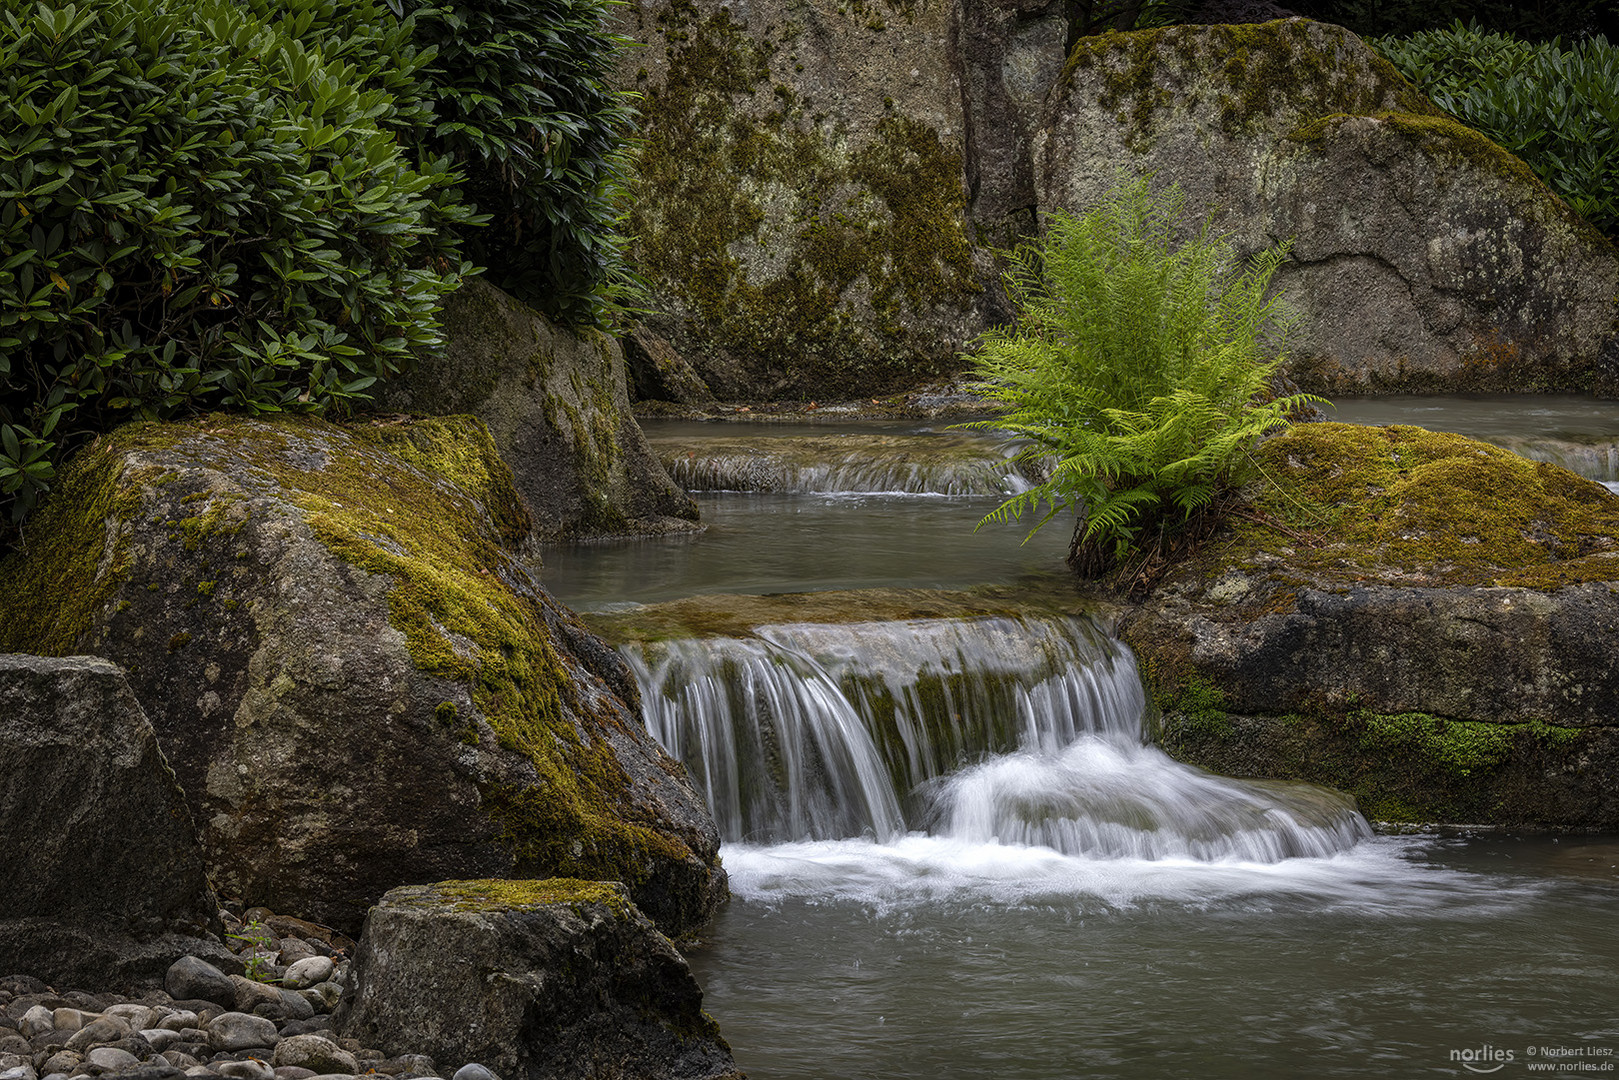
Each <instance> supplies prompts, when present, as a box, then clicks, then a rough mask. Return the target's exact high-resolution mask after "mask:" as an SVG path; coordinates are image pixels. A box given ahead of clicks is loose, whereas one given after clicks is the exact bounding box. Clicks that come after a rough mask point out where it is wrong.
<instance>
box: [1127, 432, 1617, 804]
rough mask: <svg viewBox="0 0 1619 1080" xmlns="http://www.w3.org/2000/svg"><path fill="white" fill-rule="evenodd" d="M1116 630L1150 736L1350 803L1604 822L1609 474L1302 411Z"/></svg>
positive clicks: (1613, 675) (1608, 730)
mask: <svg viewBox="0 0 1619 1080" xmlns="http://www.w3.org/2000/svg"><path fill="white" fill-rule="evenodd" d="M1260 460H1261V465H1262V467H1263V468H1264V470H1265V472H1266V474H1267V475H1268V476H1269V477H1271V478H1272V480H1273V481H1274V482H1275V483H1276V484H1277V485H1278V487H1277V488H1275V489H1273V490H1271V491H1269V492H1268V493H1267V494H1265V495H1264V496H1262V500H1261V504H1260V512H1259V513H1257V514H1254V515H1252V516H1251V517H1248V518H1239V519H1236V520H1234V521H1233V522H1232V523H1231V524H1230V525H1229V527H1228V529H1227V530H1226V531H1225V532H1224V533H1223V534H1222V535H1220V536H1218V537H1216V538H1214V539H1213V540H1211V541H1210V542H1208V543H1207V544H1206V545H1204V547H1203V548H1202V549H1201V550H1200V551H1199V552H1197V553H1196V554H1195V555H1194V556H1193V557H1192V558H1191V559H1190V560H1189V561H1188V562H1186V563H1184V564H1182V565H1180V566H1178V567H1176V568H1175V569H1173V570H1172V571H1171V572H1169V573H1168V574H1167V576H1166V577H1165V578H1164V579H1163V580H1162V581H1161V582H1159V583H1157V585H1156V587H1155V588H1154V590H1153V591H1152V593H1151V595H1150V596H1149V597H1147V599H1146V600H1145V602H1144V603H1142V604H1141V605H1140V606H1139V607H1136V608H1133V609H1131V610H1129V611H1128V612H1127V614H1126V615H1125V617H1124V618H1123V620H1122V623H1121V626H1120V630H1119V632H1120V636H1121V637H1123V639H1124V640H1125V641H1126V642H1127V643H1128V644H1129V645H1130V646H1131V647H1132V648H1133V649H1135V651H1136V653H1137V656H1138V658H1139V660H1140V663H1141V669H1142V671H1143V673H1144V675H1145V676H1146V678H1147V681H1148V683H1149V688H1150V689H1151V691H1152V693H1153V696H1154V698H1155V699H1156V700H1157V702H1158V704H1159V706H1160V707H1161V708H1162V709H1163V712H1164V719H1163V725H1162V739H1163V742H1164V745H1165V748H1166V749H1168V750H1169V751H1170V752H1171V753H1173V754H1175V755H1176V756H1179V757H1181V758H1182V759H1184V760H1187V761H1190V762H1192V763H1194V764H1197V765H1201V766H1204V767H1206V768H1210V769H1214V770H1216V771H1219V772H1224V773H1228V774H1231V775H1237V776H1261V777H1277V778H1288V779H1304V780H1311V781H1314V782H1316V783H1323V784H1328V785H1331V786H1334V787H1338V788H1341V789H1343V790H1345V791H1349V792H1352V793H1353V794H1355V795H1356V797H1357V798H1358V799H1359V800H1360V802H1361V808H1362V810H1363V811H1364V812H1365V813H1367V814H1368V815H1369V816H1371V817H1374V818H1379V819H1384V820H1390V821H1400V822H1417V823H1423V822H1434V821H1440V822H1452V823H1466V824H1485V825H1496V826H1507V827H1513V828H1541V829H1557V830H1576V831H1612V830H1614V829H1619V723H1616V718H1619V655H1616V654H1615V652H1614V650H1613V642H1614V640H1615V635H1616V634H1619V497H1615V496H1614V495H1613V494H1612V493H1610V492H1608V491H1607V489H1605V488H1604V487H1602V486H1601V485H1599V484H1596V483H1593V482H1592V481H1589V480H1584V479H1582V478H1580V477H1577V476H1575V475H1573V474H1572V473H1569V472H1567V471H1566V470H1563V469H1561V468H1560V467H1558V466H1556V465H1550V464H1545V463H1534V462H1530V461H1526V460H1524V459H1522V458H1518V457H1516V456H1514V455H1513V454H1511V453H1509V452H1507V451H1505V450H1501V449H1499V448H1497V447H1493V446H1487V445H1486V444H1484V443H1480V442H1475V441H1473V440H1471V439H1465V438H1462V437H1460V436H1454V435H1439V434H1434V433H1431V432H1427V431H1423V430H1422V429H1420V428H1411V427H1394V428H1361V427H1353V426H1349V425H1344V424H1304V425H1299V426H1297V427H1295V428H1294V429H1293V430H1292V431H1291V432H1290V433H1288V434H1287V435H1285V436H1282V437H1279V438H1276V439H1273V440H1271V441H1270V442H1268V443H1266V444H1265V445H1264V446H1263V447H1262V448H1261V452H1260Z"/></svg>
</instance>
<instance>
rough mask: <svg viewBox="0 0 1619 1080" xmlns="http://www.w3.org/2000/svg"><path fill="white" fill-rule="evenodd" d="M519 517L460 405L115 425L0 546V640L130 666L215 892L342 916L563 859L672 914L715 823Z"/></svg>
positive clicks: (689, 895)
mask: <svg viewBox="0 0 1619 1080" xmlns="http://www.w3.org/2000/svg"><path fill="white" fill-rule="evenodd" d="M527 532H528V519H527V516H526V514H525V512H524V511H523V508H522V503H521V500H520V499H519V498H518V497H517V495H516V492H515V490H514V489H513V487H512V483H511V476H510V473H509V472H508V471H507V470H506V468H505V466H504V465H503V464H502V463H501V461H500V458H499V456H498V455H497V453H496V451H495V446H494V443H493V441H492V440H491V438H490V436H489V434H488V431H487V429H486V428H485V427H484V426H483V425H482V424H481V423H479V422H478V421H476V420H474V419H472V418H470V417H449V418H443V419H436V420H423V421H417V422H415V423H401V422H391V423H390V422H379V423H374V424H361V425H357V426H354V427H351V428H343V427H338V426H334V425H332V424H329V423H324V422H320V421H315V420H284V421H277V422H268V421H263V420H246V419H232V418H223V417H209V418H205V419H202V420H198V421H195V422H191V423H185V424H172V425H156V424H142V425H132V426H129V427H125V428H121V429H119V430H118V431H116V432H114V433H112V434H110V435H107V436H103V437H102V438H101V439H100V440H98V441H97V442H96V443H95V444H93V445H92V446H91V447H89V448H88V449H87V450H85V451H83V452H82V453H81V454H80V456H79V457H78V458H77V459H76V460H75V461H74V462H73V464H72V465H71V467H70V468H69V470H68V471H67V473H66V474H65V475H64V476H63V477H62V478H61V482H60V484H59V485H58V487H57V489H56V490H55V491H54V492H53V493H52V497H51V498H50V499H49V500H48V501H47V503H46V504H45V505H44V506H43V507H42V508H41V509H40V511H39V512H37V513H36V515H35V516H34V517H33V518H32V519H31V520H30V522H29V526H28V530H27V534H26V537H25V539H26V544H25V546H24V547H23V549H22V550H21V551H20V552H18V553H14V554H13V555H11V556H9V557H8V558H7V560H6V561H5V563H4V564H3V565H0V573H3V574H4V576H5V580H6V581H7V582H9V583H10V587H9V588H7V589H6V590H5V591H4V594H3V595H0V642H3V644H0V650H7V651H29V652H36V653H42V654H71V653H88V654H91V655H97V656H102V657H106V658H108V659H111V660H114V661H116V662H117V663H119V664H121V665H123V666H124V667H125V668H126V669H127V670H128V672H129V682H130V686H131V687H132V689H133V690H134V692H135V695H136V697H137V698H138V699H139V700H140V701H141V702H142V704H143V705H144V706H145V708H146V710H147V712H148V714H149V715H150V718H151V721H152V724H153V727H154V728H155V730H156V732H157V736H158V740H159V742H160V744H161V745H162V747H163V750H164V752H165V754H166V755H167V756H168V759H169V761H170V763H171V764H172V765H173V767H174V770H175V772H176V774H177V775H178V778H179V780H180V784H181V786H182V788H183V789H184V791H185V793H186V796H187V799H188V801H189V803H190V805H191V809H192V812H193V813H194V814H195V815H196V819H197V821H198V823H199V825H200V826H201V829H202V837H203V844H204V849H205V851H206V854H207V858H208V862H209V869H210V872H211V874H212V876H213V879H214V882H215V885H216V886H217V887H218V888H219V889H220V891H221V892H222V893H223V894H225V895H228V896H235V897H239V898H240V899H242V900H244V901H246V902H248V903H254V904H263V905H266V906H268V907H270V908H272V909H274V910H276V911H279V912H283V913H287V914H294V915H298V916H301V917H305V918H310V919H313V920H315V921H317V922H322V923H326V924H329V925H334V926H339V927H344V928H348V929H351V930H352V929H353V928H355V927H357V926H358V925H359V922H360V919H361V917H362V916H363V915H364V913H365V910H366V907H367V906H368V905H369V904H371V903H373V902H374V901H375V900H376V899H377V898H378V897H380V896H381V895H382V894H383V893H384V892H385V891H387V890H388V889H389V888H391V887H393V886H395V885H399V884H402V883H411V882H422V881H432V880H439V879H442V878H446V877H501V876H509V875H522V876H540V875H546V876H549V875H554V874H567V875H574V876H580V877H589V878H600V879H613V880H620V881H623V882H625V883H626V884H628V886H629V887H630V890H631V893H632V895H633V896H634V897H635V899H636V901H637V903H639V904H640V905H641V906H642V907H643V909H644V910H645V911H646V912H647V913H648V914H649V915H651V916H652V917H653V918H654V919H656V920H657V921H658V923H659V925H660V926H662V927H664V928H665V929H666V930H668V931H669V932H670V933H681V932H686V931H689V930H691V929H693V928H694V927H696V926H698V925H700V924H701V923H702V922H703V921H704V920H705V919H706V918H707V917H708V915H709V914H710V912H711V911H712V910H713V908H714V905H715V904H716V903H717V902H718V901H720V900H721V899H722V898H723V897H724V894H725V885H724V875H723V872H722V871H721V870H720V869H719V867H718V862H717V857H716V851H717V846H718V839H717V836H716V834H715V831H714V826H713V823H712V821H711V819H710V818H709V816H708V814H707V811H706V810H705V809H704V808H703V806H702V804H701V802H700V801H699V799H698V797H697V796H696V795H695V794H694V793H693V791H692V789H691V787H690V786H689V785H688V784H687V783H686V781H685V780H684V778H683V777H682V775H681V773H680V770H679V768H678V767H677V766H676V765H675V764H674V763H673V762H672V761H670V760H669V759H668V758H667V757H666V756H665V755H664V754H663V753H662V752H661V751H660V750H659V749H658V748H657V746H656V745H655V744H653V743H652V741H651V740H650V739H649V738H648V737H647V735H646V733H645V732H644V730H643V729H642V725H641V723H640V720H639V717H638V715H637V713H636V711H635V708H634V706H633V704H627V703H626V697H628V698H630V699H632V700H633V697H634V695H635V689H634V686H633V684H632V682H631V681H630V680H629V678H628V677H627V673H626V672H625V670H624V669H623V667H622V666H621V665H620V664H619V662H618V661H617V659H616V656H615V655H614V654H613V653H612V651H611V650H610V649H608V648H607V647H605V646H604V645H602V644H601V643H600V642H599V641H597V640H596V639H595V638H593V637H592V636H591V635H590V634H588V633H587V632H585V631H584V629H583V628H582V627H581V626H580V625H579V624H578V623H577V622H576V621H575V620H574V618H573V617H572V615H571V614H570V613H569V612H567V611H566V610H565V609H563V608H561V607H559V606H558V605H557V604H556V603H555V602H554V601H552V600H551V598H550V597H549V596H548V595H547V594H546V593H545V592H544V590H543V589H541V588H540V587H539V585H538V584H537V583H536V582H535V581H534V579H533V578H532V577H531V576H530V574H529V573H528V571H527V570H526V569H524V567H523V565H522V564H521V563H520V562H519V561H518V560H516V559H514V558H513V557H512V555H511V550H512V549H513V548H514V547H517V546H520V545H521V544H522V543H523V542H524V541H525V538H526V535H527Z"/></svg>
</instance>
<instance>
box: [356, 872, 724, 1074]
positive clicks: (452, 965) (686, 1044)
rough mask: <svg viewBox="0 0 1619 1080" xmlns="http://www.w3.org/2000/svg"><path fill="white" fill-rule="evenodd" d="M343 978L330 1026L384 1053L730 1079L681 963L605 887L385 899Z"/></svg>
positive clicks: (498, 885)
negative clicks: (344, 990)
mask: <svg viewBox="0 0 1619 1080" xmlns="http://www.w3.org/2000/svg"><path fill="white" fill-rule="evenodd" d="M352 980H353V993H352V994H351V995H349V996H347V997H345V998H344V1000H343V1003H342V1004H341V1005H340V1006H339V1007H338V1011H337V1013H336V1014H335V1015H334V1017H333V1020H334V1022H335V1023H336V1024H337V1026H338V1029H339V1030H340V1031H341V1032H342V1033H343V1034H344V1035H345V1036H346V1037H348V1038H352V1039H358V1040H360V1041H361V1042H363V1043H367V1044H368V1045H370V1044H376V1045H380V1046H382V1047H383V1049H384V1050H387V1051H389V1052H394V1053H397V1052H399V1051H401V1050H403V1049H405V1048H406V1045H405V1044H408V1048H409V1049H411V1050H413V1051H415V1052H425V1053H426V1054H428V1055H429V1056H431V1057H432V1058H433V1059H434V1060H435V1061H475V1062H479V1063H481V1064H482V1065H484V1066H487V1067H488V1068H489V1069H492V1070H493V1071H494V1073H495V1074H496V1075H497V1076H499V1077H501V1078H503V1080H568V1078H572V1077H578V1076H634V1077H642V1078H646V1080H655V1078H663V1077H668V1078H676V1077H678V1078H681V1080H700V1078H706V1077H713V1078H716V1080H717V1078H721V1077H736V1078H740V1076H741V1073H740V1072H738V1071H737V1069H736V1065H735V1063H734V1062H733V1061H732V1060H731V1052H730V1048H729V1047H728V1046H727V1045H726V1044H725V1040H724V1039H722V1038H721V1037H720V1034H719V1029H718V1027H717V1026H716V1025H715V1024H714V1021H713V1020H712V1019H711V1018H710V1017H709V1016H708V1015H707V1014H706V1013H704V1012H703V1011H702V1001H703V993H702V990H701V989H700V988H699V987H698V985H697V981H696V979H694V978H693V977H692V974H691V971H690V969H688V968H687V966H686V962H685V961H684V960H683V959H681V957H680V954H679V953H678V952H676V951H675V949H674V946H673V945H671V944H670V943H669V940H668V939H667V938H665V937H664V936H663V935H662V934H660V933H658V931H657V930H656V929H655V928H654V927H653V926H652V924H651V923H650V922H648V921H647V919H646V917H645V916H644V915H642V914H641V913H640V911H639V910H637V909H636V907H635V905H633V904H631V903H630V902H629V897H628V895H627V894H626V892H625V891H624V889H623V887H622V886H620V885H617V884H614V883H607V882H594V881H574V880H550V881H442V882H439V883H437V884H435V885H425V886H411V887H405V888H399V889H394V890H393V891H391V892H389V893H388V895H387V896H385V897H383V898H382V900H381V901H380V902H379V903H378V904H377V906H376V907H374V908H372V909H371V913H370V914H369V915H368V916H367V917H366V922H365V929H364V931H363V932H362V934H361V936H360V945H359V949H358V952H357V954H356V956H355V961H354V970H353V973H352ZM396 1042H397V1043H399V1045H397V1046H396V1045H394V1044H395V1043H396ZM456 1075H458V1076H459V1075H461V1074H460V1073H457V1074H456Z"/></svg>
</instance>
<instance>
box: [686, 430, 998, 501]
mask: <svg viewBox="0 0 1619 1080" xmlns="http://www.w3.org/2000/svg"><path fill="white" fill-rule="evenodd" d="M1012 452H1013V451H1012V448H1011V446H1010V445H1009V444H1007V443H1004V442H999V441H997V440H994V439H990V438H986V437H984V436H976V435H965V434H960V433H956V434H950V435H822V436H802V435H800V436H775V437H762V438H731V439H714V438H709V439H705V440H703V441H702V442H701V443H698V444H692V445H686V444H673V445H671V444H668V443H660V445H659V448H658V457H659V460H660V461H661V462H662V464H663V467H664V468H665V469H667V470H668V472H669V475H670V477H671V478H673V479H674V481H675V483H677V484H679V485H680V486H681V487H684V488H686V489H687V490H688V491H751V492H784V493H786V492H791V493H798V494H807V493H822V494H826V493H838V492H842V493H863V494H875V493H885V494H905V495H948V496H975V495H1009V494H1012V493H1015V492H1018V491H1025V490H1027V489H1028V487H1029V480H1028V478H1027V477H1026V476H1025V475H1024V473H1023V472H1022V471H1020V467H1019V466H1016V465H1014V464H1013V463H1012V462H1011V461H1010V460H1009V458H1010V456H1011V454H1012ZM1023 468H1027V467H1026V466H1025V467H1023Z"/></svg>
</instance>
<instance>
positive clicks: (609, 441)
mask: <svg viewBox="0 0 1619 1080" xmlns="http://www.w3.org/2000/svg"><path fill="white" fill-rule="evenodd" d="M443 320H444V332H445V338H446V345H445V351H444V355H443V356H441V357H436V358H434V360H433V361H432V362H431V363H424V364H422V365H421V366H419V367H418V368H417V369H416V370H415V371H414V372H412V373H411V374H409V375H407V376H405V377H404V378H402V379H399V380H395V381H393V382H390V383H389V384H388V385H387V386H385V387H384V388H383V389H381V390H380V391H379V392H378V404H379V405H380V406H381V407H383V408H386V409H394V410H398V411H400V412H411V413H422V414H427V415H430V416H451V415H455V414H458V413H470V414H472V415H473V416H476V417H478V418H479V419H480V420H482V421H483V422H484V423H485V424H487V425H488V426H489V431H490V434H491V435H493V436H494V439H495V446H496V447H497V448H498V449H499V451H500V456H501V458H502V460H504V461H505V462H506V464H507V465H508V466H510V468H511V470H512V478H513V481H514V482H515V484H516V486H517V491H518V494H520V495H521V496H522V498H523V501H524V503H525V505H526V506H527V507H528V511H529V515H530V517H531V519H532V522H533V537H534V539H535V540H537V541H541V542H547V541H556V540H578V539H588V538H592V537H601V536H632V535H656V534H661V533H669V532H685V531H690V530H693V529H696V528H698V527H699V526H698V524H697V503H696V502H695V501H693V500H692V498H691V496H689V495H687V494H686V493H685V492H684V491H682V490H681V489H680V488H678V487H676V486H675V484H674V483H673V482H672V481H671V480H670V479H669V477H668V475H667V474H665V473H664V471H663V469H662V468H661V467H660V466H659V465H658V463H657V461H656V460H655V459H654V458H653V457H652V453H651V451H650V450H649V449H648V447H647V442H646V436H644V435H643V434H642V433H641V428H640V426H639V425H638V424H636V422H635V417H634V416H633V415H631V413H630V401H629V394H628V390H627V388H626V382H625V378H626V374H625V365H624V354H623V351H622V349H621V348H620V346H619V343H618V342H617V341H616V340H615V339H613V338H612V337H610V336H608V335H607V334H605V333H603V332H601V331H599V330H588V329H587V330H569V329H564V328H563V327H559V326H557V325H555V324H553V323H552V322H551V321H550V320H548V319H547V318H546V317H545V316H543V315H541V314H540V313H539V312H537V311H535V310H534V309H533V308H530V307H528V306H527V305H526V304H523V303H522V302H520V301H518V300H514V299H512V298H511V297H510V296H507V295H506V294H505V293H503V292H501V291H500V290H499V289H497V288H495V287H494V286H493V285H490V284H489V283H488V282H486V281H484V280H483V279H482V278H473V279H471V280H469V281H467V282H466V283H464V284H463V285H462V286H461V288H460V289H458V290H456V292H455V293H454V294H452V295H451V296H450V297H448V298H447V299H446V300H445V302H444V315H443Z"/></svg>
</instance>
